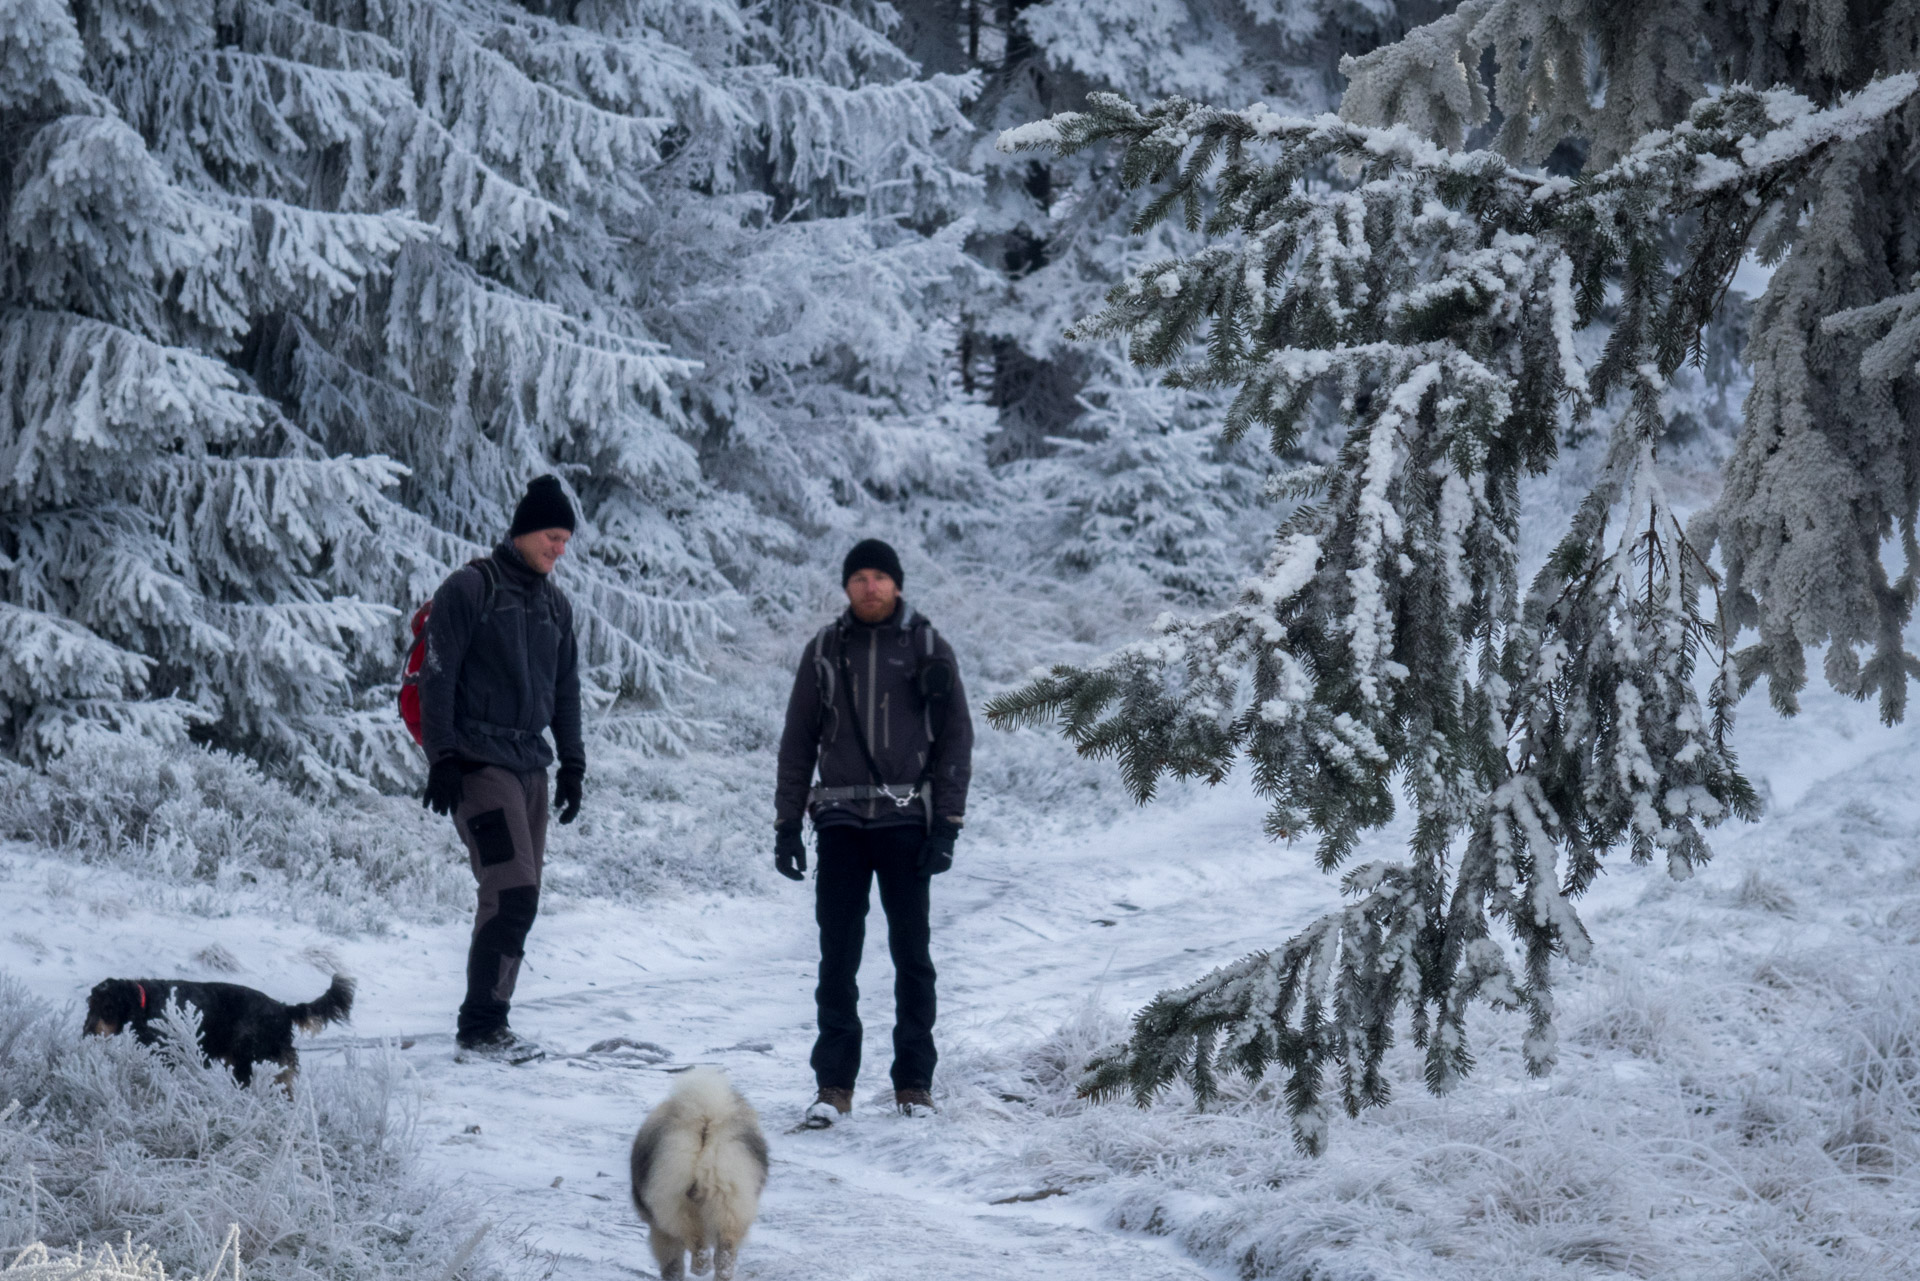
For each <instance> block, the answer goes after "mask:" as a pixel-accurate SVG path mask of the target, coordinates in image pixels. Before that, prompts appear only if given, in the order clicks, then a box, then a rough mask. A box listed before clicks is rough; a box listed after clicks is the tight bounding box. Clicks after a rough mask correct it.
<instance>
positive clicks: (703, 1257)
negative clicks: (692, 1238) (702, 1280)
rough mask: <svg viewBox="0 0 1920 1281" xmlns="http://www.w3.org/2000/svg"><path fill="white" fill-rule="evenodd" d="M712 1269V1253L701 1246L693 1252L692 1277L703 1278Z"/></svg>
mask: <svg viewBox="0 0 1920 1281" xmlns="http://www.w3.org/2000/svg"><path fill="white" fill-rule="evenodd" d="M712 1267H713V1252H712V1251H710V1250H708V1249H707V1247H705V1246H701V1247H700V1248H699V1249H698V1250H695V1251H694V1252H693V1275H695V1276H697V1277H703V1276H705V1275H707V1272H708V1270H709V1269H711V1268H712Z"/></svg>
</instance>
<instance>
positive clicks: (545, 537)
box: [513, 529, 573, 574]
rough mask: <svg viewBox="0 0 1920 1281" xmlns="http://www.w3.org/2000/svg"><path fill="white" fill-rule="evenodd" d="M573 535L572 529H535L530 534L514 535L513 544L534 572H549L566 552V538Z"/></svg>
mask: <svg viewBox="0 0 1920 1281" xmlns="http://www.w3.org/2000/svg"><path fill="white" fill-rule="evenodd" d="M572 537H573V531H571V530H567V529H536V530H534V531H533V532H532V533H531V534H516V535H514V539H513V545H514V546H515V547H516V548H518V549H519V552H520V559H521V560H524V561H526V562H527V566H528V568H530V569H532V570H533V571H534V572H536V573H540V574H551V573H552V572H553V567H554V565H555V564H556V563H558V561H559V560H560V558H561V557H562V556H564V555H566V554H567V540H568V539H570V538H572Z"/></svg>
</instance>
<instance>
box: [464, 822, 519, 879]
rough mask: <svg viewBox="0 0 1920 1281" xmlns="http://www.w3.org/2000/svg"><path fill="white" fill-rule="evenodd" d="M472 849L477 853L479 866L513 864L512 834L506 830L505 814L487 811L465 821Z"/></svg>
mask: <svg viewBox="0 0 1920 1281" xmlns="http://www.w3.org/2000/svg"><path fill="white" fill-rule="evenodd" d="M467 831H468V833H469V834H470V835H472V837H473V848H474V849H475V850H477V851H479V854H480V866H482V867H497V866H499V865H500V864H502V863H511V862H513V833H512V832H511V831H509V830H508V829H507V812H506V811H505V810H503V809H499V810H488V811H487V812H486V813H484V814H475V815H474V816H473V817H472V818H470V819H468V820H467Z"/></svg>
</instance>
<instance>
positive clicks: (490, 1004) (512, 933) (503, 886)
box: [453, 765, 547, 1041]
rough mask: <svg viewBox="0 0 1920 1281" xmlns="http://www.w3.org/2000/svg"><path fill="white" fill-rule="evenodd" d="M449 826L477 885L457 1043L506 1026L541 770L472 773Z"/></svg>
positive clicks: (532, 877) (539, 863)
mask: <svg viewBox="0 0 1920 1281" xmlns="http://www.w3.org/2000/svg"><path fill="white" fill-rule="evenodd" d="M453 825H454V827H455V828H456V829H457V830H458V831H459V833H460V839H461V841H463V842H464V843H465V844H466V847H467V860H468V863H469V865H470V866H471V867H472V868H473V877H474V880H475V881H477V882H479V895H478V901H477V902H476V904H475V907H474V914H473V941H472V942H471V943H470V944H469V945H468V947H467V999H466V1000H465V1002H463V1003H462V1004H461V1006H460V1021H459V1027H458V1031H459V1035H460V1038H461V1039H462V1040H463V1041H464V1040H469V1039H472V1038H475V1037H484V1036H486V1035H488V1034H489V1033H492V1032H495V1031H498V1030H499V1029H500V1028H503V1027H505V1026H506V1025H507V1009H508V1006H509V1005H510V1004H511V1003H512V1001H513V987H514V983H515V981H516V980H518V979H519V977H520V961H521V959H522V958H523V957H524V956H525V955H526V948H527V931H528V930H530V929H532V928H533V918H534V917H535V916H536V915H537V914H538V913H539V911H540V872H541V869H542V867H543V865H544V863H545V861H546V853H547V772H546V771H545V770H534V771H532V772H531V773H526V774H519V773H515V772H514V771H512V770H506V769H501V768H500V767H499V766H497V765H489V766H487V767H485V768H484V769H477V770H474V771H472V772H471V773H469V774H468V775H467V778H466V786H465V788H464V790H463V791H462V793H461V797H460V805H459V807H458V808H456V809H455V810H454V811H453Z"/></svg>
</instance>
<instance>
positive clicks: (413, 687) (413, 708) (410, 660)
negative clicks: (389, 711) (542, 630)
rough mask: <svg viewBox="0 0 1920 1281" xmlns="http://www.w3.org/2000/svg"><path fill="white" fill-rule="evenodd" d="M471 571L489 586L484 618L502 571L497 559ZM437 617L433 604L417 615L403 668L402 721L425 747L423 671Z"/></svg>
mask: <svg viewBox="0 0 1920 1281" xmlns="http://www.w3.org/2000/svg"><path fill="white" fill-rule="evenodd" d="M467 568H469V569H477V570H479V571H480V577H482V578H484V579H485V580H486V582H487V594H486V596H485V598H484V599H483V600H482V601H481V603H480V617H482V618H485V617H486V616H487V615H488V614H489V613H491V612H492V611H493V594H494V589H495V588H496V587H498V586H499V584H500V569H499V567H498V566H496V565H495V564H494V563H493V557H491V556H480V557H476V558H475V559H473V560H470V561H468V562H467ZM432 616H433V602H432V601H431V600H429V601H428V602H427V603H426V604H424V605H422V606H421V607H420V608H419V609H416V610H414V611H413V625H412V626H413V643H412V644H410V645H408V646H407V657H406V661H405V662H403V663H402V664H401V665H400V720H401V722H402V723H403V724H405V725H406V727H407V733H409V734H411V735H413V741H414V742H416V743H418V744H420V746H422V747H425V746H426V745H427V740H426V736H425V734H423V733H422V731H421V728H420V669H421V667H423V666H424V665H425V664H426V661H427V619H429V618H431V617H432Z"/></svg>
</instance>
